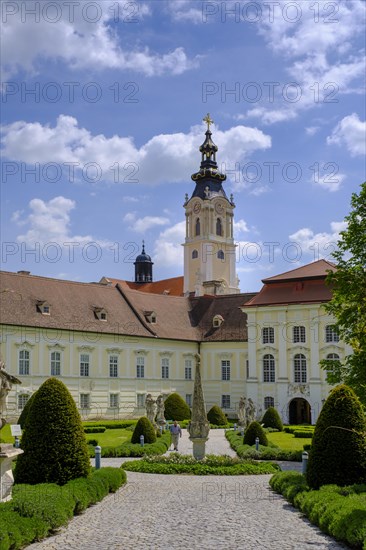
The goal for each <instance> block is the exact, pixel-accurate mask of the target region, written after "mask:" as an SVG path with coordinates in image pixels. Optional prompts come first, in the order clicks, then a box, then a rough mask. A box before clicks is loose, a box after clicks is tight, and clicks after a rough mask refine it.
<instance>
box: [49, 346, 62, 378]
mask: <svg viewBox="0 0 366 550" xmlns="http://www.w3.org/2000/svg"><path fill="white" fill-rule="evenodd" d="M50 363H51V369H50V370H51V376H61V352H60V351H51V353H50Z"/></svg>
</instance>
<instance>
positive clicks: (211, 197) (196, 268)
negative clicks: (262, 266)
mask: <svg viewBox="0 0 366 550" xmlns="http://www.w3.org/2000/svg"><path fill="white" fill-rule="evenodd" d="M204 121H205V122H206V123H207V131H206V139H205V141H204V143H203V144H202V145H201V147H200V152H201V154H202V160H201V166H200V170H199V172H196V173H195V174H193V175H192V180H193V181H194V182H195V183H196V186H195V189H194V191H193V193H192V196H191V198H188V196H186V202H185V204H184V208H185V212H186V238H185V243H184V245H183V246H184V293H185V294H189V293H192V292H193V293H195V294H196V295H197V296H201V295H203V294H234V293H235V294H236V293H238V292H239V288H238V278H237V275H236V269H235V259H236V254H235V243H234V236H233V221H234V208H235V204H234V201H233V197H232V196H231V197H230V200H229V199H228V198H227V196H226V193H225V191H224V188H223V187H222V182H223V181H225V180H226V176H225V175H224V174H221V173H220V172H219V170H218V167H217V162H216V153H217V150H218V148H217V146H216V145H215V144H214V142H213V141H212V139H211V136H212V133H211V131H210V125H211V124H212V123H213V121H212V120H211V118H210V116H209V115H207V117H205V118H204Z"/></svg>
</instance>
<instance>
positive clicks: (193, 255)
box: [192, 250, 198, 260]
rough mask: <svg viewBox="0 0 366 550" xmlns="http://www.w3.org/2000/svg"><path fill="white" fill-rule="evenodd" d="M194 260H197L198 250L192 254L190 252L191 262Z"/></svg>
mask: <svg viewBox="0 0 366 550" xmlns="http://www.w3.org/2000/svg"><path fill="white" fill-rule="evenodd" d="M196 258H198V250H193V252H192V260H195V259H196Z"/></svg>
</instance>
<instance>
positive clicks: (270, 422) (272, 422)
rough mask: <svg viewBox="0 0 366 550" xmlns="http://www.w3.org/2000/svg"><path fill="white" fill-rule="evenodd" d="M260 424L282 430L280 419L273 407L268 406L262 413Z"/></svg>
mask: <svg viewBox="0 0 366 550" xmlns="http://www.w3.org/2000/svg"><path fill="white" fill-rule="evenodd" d="M262 424H263V425H264V427H265V428H275V429H276V430H279V431H280V432H282V430H283V424H282V420H281V418H280V415H279V414H278V412H277V410H276V409H275V408H274V407H268V409H267V410H266V412H265V413H264V415H263V418H262Z"/></svg>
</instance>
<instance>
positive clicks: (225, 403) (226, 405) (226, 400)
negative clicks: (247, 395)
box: [221, 393, 231, 409]
mask: <svg viewBox="0 0 366 550" xmlns="http://www.w3.org/2000/svg"><path fill="white" fill-rule="evenodd" d="M221 408H222V409H231V396H230V394H228V393H225V394H223V395H221Z"/></svg>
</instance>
